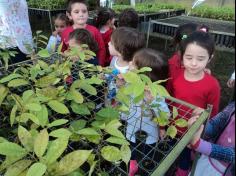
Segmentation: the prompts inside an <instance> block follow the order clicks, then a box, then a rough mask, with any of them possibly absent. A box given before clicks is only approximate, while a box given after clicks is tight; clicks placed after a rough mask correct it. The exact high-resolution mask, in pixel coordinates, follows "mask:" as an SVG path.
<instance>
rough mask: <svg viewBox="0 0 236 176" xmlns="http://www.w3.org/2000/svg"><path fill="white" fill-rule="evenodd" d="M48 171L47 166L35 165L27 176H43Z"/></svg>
mask: <svg viewBox="0 0 236 176" xmlns="http://www.w3.org/2000/svg"><path fill="white" fill-rule="evenodd" d="M46 170H47V166H45V165H44V164H42V163H34V164H33V165H32V166H31V167H30V168H29V170H28V172H27V175H26V176H42V175H44V173H45V172H46Z"/></svg>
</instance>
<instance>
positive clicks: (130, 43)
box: [111, 27, 145, 62]
mask: <svg viewBox="0 0 236 176" xmlns="http://www.w3.org/2000/svg"><path fill="white" fill-rule="evenodd" d="M111 42H112V44H113V45H114V47H115V49H116V50H117V51H118V52H119V53H120V54H121V55H122V57H123V59H124V60H125V61H128V62H129V61H132V59H133V56H134V53H135V52H136V51H138V50H139V49H142V48H144V47H145V36H144V34H143V33H141V32H138V30H136V29H134V28H130V27H119V28H117V29H116V30H115V31H114V32H113V33H112V36H111Z"/></svg>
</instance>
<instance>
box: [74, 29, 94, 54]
mask: <svg viewBox="0 0 236 176" xmlns="http://www.w3.org/2000/svg"><path fill="white" fill-rule="evenodd" d="M71 39H74V40H75V41H76V42H78V44H86V45H88V47H89V49H90V50H91V51H93V52H94V53H97V51H98V44H97V42H96V41H95V40H94V38H93V37H92V35H91V33H90V32H89V31H88V30H86V29H75V30H74V31H73V32H71V33H70V35H69V40H71Z"/></svg>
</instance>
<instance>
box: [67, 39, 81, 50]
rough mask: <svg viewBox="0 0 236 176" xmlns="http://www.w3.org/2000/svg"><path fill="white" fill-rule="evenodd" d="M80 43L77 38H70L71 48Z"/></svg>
mask: <svg viewBox="0 0 236 176" xmlns="http://www.w3.org/2000/svg"><path fill="white" fill-rule="evenodd" d="M78 46H79V43H78V42H77V41H76V40H75V39H70V40H69V48H75V47H78Z"/></svg>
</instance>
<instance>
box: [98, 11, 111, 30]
mask: <svg viewBox="0 0 236 176" xmlns="http://www.w3.org/2000/svg"><path fill="white" fill-rule="evenodd" d="M113 18H115V11H114V10H112V9H110V8H105V7H102V8H100V9H99V10H98V13H97V18H96V27H97V28H101V27H102V26H104V25H106V24H107V22H108V20H112V19H113Z"/></svg>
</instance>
